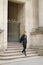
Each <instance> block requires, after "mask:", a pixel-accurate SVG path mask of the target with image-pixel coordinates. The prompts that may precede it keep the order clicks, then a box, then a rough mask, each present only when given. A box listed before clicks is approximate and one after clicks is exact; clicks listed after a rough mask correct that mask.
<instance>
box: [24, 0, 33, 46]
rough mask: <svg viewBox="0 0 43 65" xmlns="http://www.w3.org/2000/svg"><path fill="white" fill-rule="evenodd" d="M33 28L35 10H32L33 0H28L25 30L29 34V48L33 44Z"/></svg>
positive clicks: (26, 3)
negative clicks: (31, 32) (31, 33)
mask: <svg viewBox="0 0 43 65" xmlns="http://www.w3.org/2000/svg"><path fill="white" fill-rule="evenodd" d="M32 27H33V9H32V0H26V2H25V30H26V32H27V47H29V46H30V43H31V35H30V31H31V29H32Z"/></svg>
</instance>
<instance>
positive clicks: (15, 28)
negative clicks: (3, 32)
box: [8, 22, 20, 42]
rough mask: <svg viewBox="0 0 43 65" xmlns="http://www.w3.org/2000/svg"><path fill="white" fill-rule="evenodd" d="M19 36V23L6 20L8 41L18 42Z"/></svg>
mask: <svg viewBox="0 0 43 65" xmlns="http://www.w3.org/2000/svg"><path fill="white" fill-rule="evenodd" d="M19 36H20V24H19V23H16V22H8V42H18V41H19Z"/></svg>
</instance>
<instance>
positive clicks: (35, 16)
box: [32, 0, 39, 30]
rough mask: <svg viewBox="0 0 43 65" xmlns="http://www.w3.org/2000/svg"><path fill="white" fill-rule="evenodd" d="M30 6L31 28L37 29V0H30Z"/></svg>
mask: <svg viewBox="0 0 43 65" xmlns="http://www.w3.org/2000/svg"><path fill="white" fill-rule="evenodd" d="M32 8H33V29H32V30H34V29H37V28H38V26H39V18H38V17H39V16H38V15H39V14H38V0H32Z"/></svg>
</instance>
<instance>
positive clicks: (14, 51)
mask: <svg viewBox="0 0 43 65" xmlns="http://www.w3.org/2000/svg"><path fill="white" fill-rule="evenodd" d="M21 51H22V50H18V49H17V50H6V51H4V53H16V52H17V53H18V52H21ZM30 51H34V52H35V50H29V49H27V50H26V52H30Z"/></svg>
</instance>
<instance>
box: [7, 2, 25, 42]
mask: <svg viewBox="0 0 43 65" xmlns="http://www.w3.org/2000/svg"><path fill="white" fill-rule="evenodd" d="M24 14H25V10H24V3H15V2H10V1H8V42H18V41H19V37H20V34H21V33H22V32H23V31H24V21H25V17H24Z"/></svg>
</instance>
